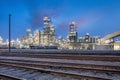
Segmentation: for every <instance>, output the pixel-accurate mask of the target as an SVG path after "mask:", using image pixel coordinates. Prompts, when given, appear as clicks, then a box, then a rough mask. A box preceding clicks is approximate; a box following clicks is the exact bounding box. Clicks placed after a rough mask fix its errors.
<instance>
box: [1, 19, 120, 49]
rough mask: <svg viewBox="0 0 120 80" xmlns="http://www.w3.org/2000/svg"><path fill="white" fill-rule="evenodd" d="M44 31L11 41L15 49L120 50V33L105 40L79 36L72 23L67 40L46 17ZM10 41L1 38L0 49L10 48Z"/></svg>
mask: <svg viewBox="0 0 120 80" xmlns="http://www.w3.org/2000/svg"><path fill="white" fill-rule="evenodd" d="M43 20H44V28H43V30H39V29H37V30H35V31H34V34H32V33H31V29H27V30H26V35H23V36H21V38H19V39H16V40H11V47H13V48H32V49H74V50H120V41H119V40H117V41H116V40H115V38H116V37H118V36H120V31H116V32H114V33H112V34H108V35H106V36H105V37H103V38H100V37H98V36H94V37H92V36H90V35H89V33H86V34H85V36H84V37H79V36H78V34H79V33H78V30H77V26H76V23H75V22H74V21H73V22H70V24H69V33H68V35H67V36H66V38H65V39H64V38H62V37H61V36H58V37H57V36H56V35H55V34H56V33H55V27H54V26H53V24H52V23H51V22H52V21H51V19H50V18H49V17H44V18H43ZM8 44H9V42H8V40H6V42H3V39H2V37H0V48H7V47H8Z"/></svg>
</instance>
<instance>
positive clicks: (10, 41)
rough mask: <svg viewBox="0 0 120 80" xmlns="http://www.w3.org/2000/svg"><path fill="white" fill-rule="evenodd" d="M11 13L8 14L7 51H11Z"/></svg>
mask: <svg viewBox="0 0 120 80" xmlns="http://www.w3.org/2000/svg"><path fill="white" fill-rule="evenodd" d="M11 16H12V15H11V14H9V53H10V52H11Z"/></svg>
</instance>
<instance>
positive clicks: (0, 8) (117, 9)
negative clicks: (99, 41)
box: [0, 0, 120, 40]
mask: <svg viewBox="0 0 120 80" xmlns="http://www.w3.org/2000/svg"><path fill="white" fill-rule="evenodd" d="M9 13H11V14H12V26H11V27H12V28H11V29H12V39H16V38H20V37H21V35H25V34H26V29H27V28H31V30H32V31H34V30H35V29H42V28H43V17H44V16H48V17H50V18H51V19H52V23H53V25H54V26H55V29H56V35H57V36H59V35H61V36H63V37H66V36H67V34H68V32H69V23H70V22H71V21H75V22H76V25H77V26H78V34H79V36H84V35H85V34H86V33H90V35H91V36H97V35H99V36H101V37H103V36H105V35H106V34H108V33H112V32H114V31H117V30H120V0H1V1H0V36H2V37H3V39H4V40H5V39H7V38H8V14H9Z"/></svg>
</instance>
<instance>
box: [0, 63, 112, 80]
mask: <svg viewBox="0 0 120 80" xmlns="http://www.w3.org/2000/svg"><path fill="white" fill-rule="evenodd" d="M0 64H2V65H3V66H7V67H8V66H10V67H14V68H20V69H26V70H30V71H35V72H36V71H39V72H41V73H47V74H51V75H60V76H69V77H72V78H76V79H82V78H84V79H86V80H111V79H107V78H101V77H94V76H87V75H80V74H75V73H69V72H62V71H55V70H50V69H42V68H36V67H28V66H21V65H15V64H6V63H5V64H4V63H0Z"/></svg>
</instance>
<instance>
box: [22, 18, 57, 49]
mask: <svg viewBox="0 0 120 80" xmlns="http://www.w3.org/2000/svg"><path fill="white" fill-rule="evenodd" d="M43 20H44V29H43V31H39V30H38V29H37V30H35V31H34V35H32V34H31V30H30V29H27V36H23V37H22V38H21V42H22V44H23V46H25V47H27V48H29V47H30V46H51V45H55V41H56V40H55V29H54V26H53V25H52V24H51V19H50V18H48V17H44V19H43Z"/></svg>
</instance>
